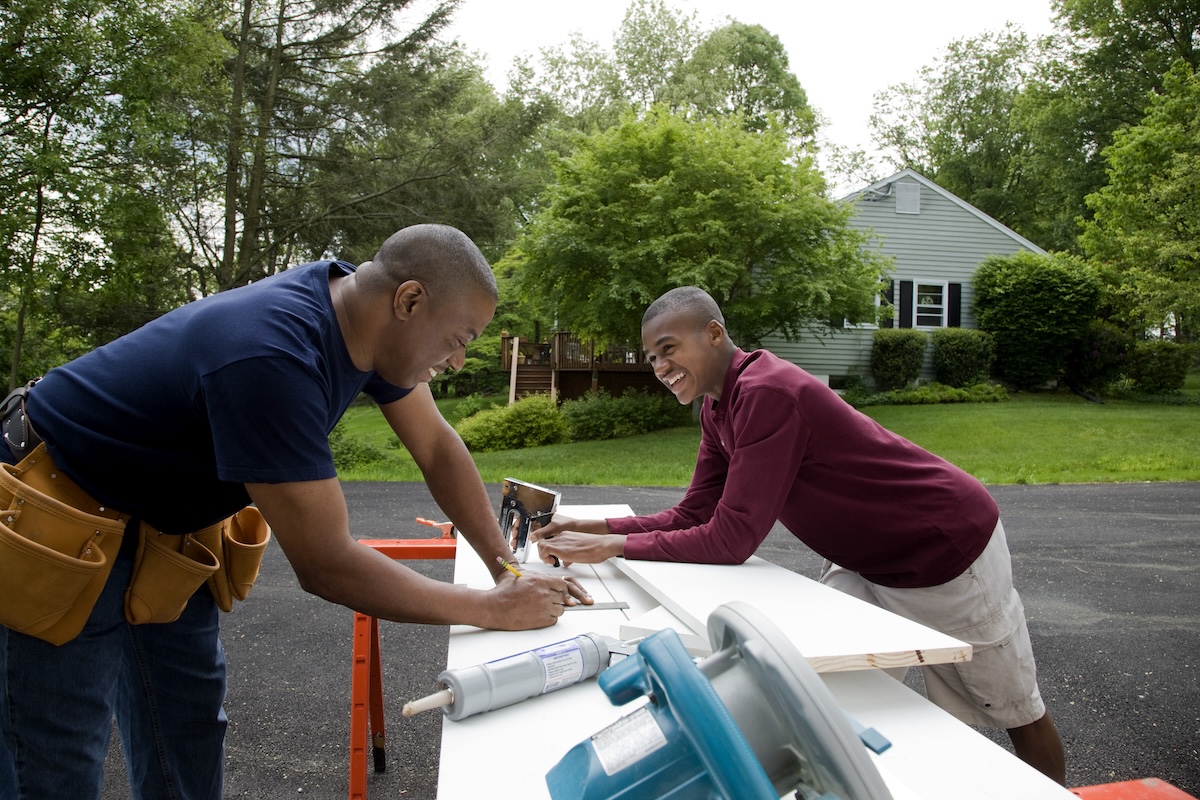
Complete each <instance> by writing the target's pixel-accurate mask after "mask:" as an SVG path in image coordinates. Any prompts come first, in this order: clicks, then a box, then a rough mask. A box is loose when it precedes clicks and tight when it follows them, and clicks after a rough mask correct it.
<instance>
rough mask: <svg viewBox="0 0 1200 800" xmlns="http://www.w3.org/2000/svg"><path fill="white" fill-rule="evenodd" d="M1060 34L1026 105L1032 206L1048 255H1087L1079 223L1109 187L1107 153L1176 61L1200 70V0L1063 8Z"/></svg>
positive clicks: (1109, 0)
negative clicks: (1034, 184) (1034, 180)
mask: <svg viewBox="0 0 1200 800" xmlns="http://www.w3.org/2000/svg"><path fill="white" fill-rule="evenodd" d="M1054 8H1055V9H1056V10H1057V12H1058V16H1057V22H1058V27H1059V29H1060V31H1061V35H1060V36H1058V37H1056V40H1055V43H1054V45H1055V46H1054V47H1053V49H1052V50H1051V51H1047V53H1046V56H1045V59H1044V60H1043V61H1042V62H1041V64H1040V66H1039V70H1038V74H1037V75H1036V76H1034V78H1033V79H1032V80H1031V81H1030V84H1029V86H1028V87H1027V90H1026V91H1025V92H1024V93H1023V96H1022V98H1021V100H1020V102H1019V103H1018V107H1017V112H1018V116H1019V118H1020V119H1019V122H1018V124H1019V126H1020V127H1021V128H1022V129H1023V130H1025V131H1026V132H1027V134H1028V137H1029V142H1030V150H1029V154H1028V157H1027V159H1026V171H1027V173H1028V174H1030V175H1037V176H1038V191H1037V193H1036V194H1034V195H1031V196H1030V197H1029V199H1030V200H1031V202H1032V206H1031V207H1032V208H1033V209H1034V213H1033V218H1034V227H1033V228H1032V229H1030V230H1028V231H1026V230H1022V233H1025V235H1026V236H1028V237H1029V238H1030V239H1032V240H1033V241H1036V242H1038V243H1039V244H1041V245H1042V246H1043V247H1047V248H1053V249H1056V250H1065V251H1070V252H1075V253H1079V252H1081V249H1080V243H1079V242H1078V236H1079V226H1078V224H1077V219H1079V218H1083V219H1087V218H1089V217H1090V216H1091V209H1090V207H1089V206H1088V204H1087V203H1086V201H1085V198H1086V197H1087V196H1088V195H1089V194H1092V193H1094V192H1096V191H1098V190H1099V189H1100V188H1101V187H1102V186H1104V185H1105V183H1106V182H1107V179H1108V176H1107V165H1106V164H1105V160H1104V158H1103V157H1102V155H1101V154H1102V152H1103V151H1104V149H1105V148H1106V147H1108V146H1109V145H1110V144H1112V142H1113V137H1114V135H1115V134H1116V132H1117V131H1118V130H1121V129H1122V128H1125V127H1129V126H1132V125H1137V124H1138V123H1139V122H1140V121H1141V119H1142V116H1143V114H1144V111H1145V105H1146V96H1147V93H1148V92H1155V93H1159V92H1161V91H1162V88H1163V76H1164V74H1165V73H1166V72H1167V70H1168V69H1169V68H1170V67H1171V65H1172V64H1173V63H1174V62H1175V61H1177V60H1183V61H1185V62H1187V63H1188V64H1190V65H1191V66H1192V68H1193V70H1195V69H1198V68H1200V48H1198V47H1197V43H1200V5H1197V4H1196V3H1195V2H1193V0H1134V1H1130V0H1126V1H1125V2H1113V0H1055V2H1054Z"/></svg>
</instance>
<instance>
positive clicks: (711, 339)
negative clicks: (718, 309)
mask: <svg viewBox="0 0 1200 800" xmlns="http://www.w3.org/2000/svg"><path fill="white" fill-rule="evenodd" d="M728 336H729V334H727V333H726V332H725V326H724V325H722V324H721V323H719V322H717V321H716V320H715V319H713V320H709V322H708V343H709V344H711V345H713V346H716V345H719V344H721V343H722V342H723V341H724V340H725V339H726V338H728Z"/></svg>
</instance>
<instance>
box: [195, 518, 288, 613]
mask: <svg viewBox="0 0 1200 800" xmlns="http://www.w3.org/2000/svg"><path fill="white" fill-rule="evenodd" d="M191 537H192V538H193V539H194V540H196V541H198V542H199V543H200V544H202V545H204V546H205V547H207V548H208V549H209V550H211V551H212V552H214V553H217V554H219V555H218V558H220V560H221V566H220V568H219V569H218V570H217V571H216V572H214V573H213V574H212V576H211V577H210V578H209V579H208V588H209V589H210V590H211V591H212V595H213V597H214V598H215V599H216V601H217V607H218V608H220V609H221V610H222V611H232V610H233V601H234V600H245V599H246V597H247V596H248V595H249V594H250V587H252V586H253V585H254V581H255V580H256V579H257V578H258V570H259V567H260V566H261V565H262V559H263V553H264V552H266V549H267V542H268V541H269V540H270V538H271V531H270V529H269V528H268V527H267V521H266V520H265V519H263V515H262V513H261V512H260V511H259V510H258V509H257V508H255V507H254V506H247V507H246V508H243V509H242V510H241V511H239V512H237V513H236V514H234V515H233V516H232V517H229V518H228V519H226V520H222V521H221V522H219V523H217V524H216V525H211V526H209V527H207V528H205V529H204V530H202V531H197V532H196V533H193V534H191Z"/></svg>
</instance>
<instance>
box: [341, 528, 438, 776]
mask: <svg viewBox="0 0 1200 800" xmlns="http://www.w3.org/2000/svg"><path fill="white" fill-rule="evenodd" d="M417 522H419V523H421V524H422V525H431V526H433V527H435V528H441V530H442V535H441V537H440V538H438V539H361V540H359V544H363V545H366V546H367V547H370V548H372V549H375V550H378V551H379V552H381V553H383V554H384V555H385V556H387V557H389V558H394V559H407V560H416V559H425V558H447V559H448V558H454V554H455V552H456V550H457V543H458V540H457V539H455V538H454V525H453V524H452V523H449V522H433V521H431V520H427V519H422V518H421V517H417ZM353 653H354V654H353V663H352V665H351V668H350V800H366V796H367V731H368V725H369V728H370V734H371V736H370V739H371V754H372V756H373V758H374V767H375V771H376V772H383V771H384V770H385V769H386V768H387V757H386V754H385V752H384V744H385V740H386V738H387V737H386V731H385V729H384V722H383V671H382V665H381V662H380V653H379V620H378V619H377V618H375V617H369V616H367V615H366V614H360V613H358V612H357V611H356V612H355V613H354V651H353ZM368 720H369V723H368Z"/></svg>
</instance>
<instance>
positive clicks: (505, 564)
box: [496, 556, 522, 578]
mask: <svg viewBox="0 0 1200 800" xmlns="http://www.w3.org/2000/svg"><path fill="white" fill-rule="evenodd" d="M496 560H497V561H499V562H500V566H502V567H504V568H505V569H506V570H508V571H509V572H511V573H512V574H513V575H516V576H517V577H518V578H520V577H522V576H521V571H520V570H519V569H517V568H516V567H514V566H513V565H512V564H510V563H508V562H507V561H505V560H504V558H503V557H502V556H496Z"/></svg>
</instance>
